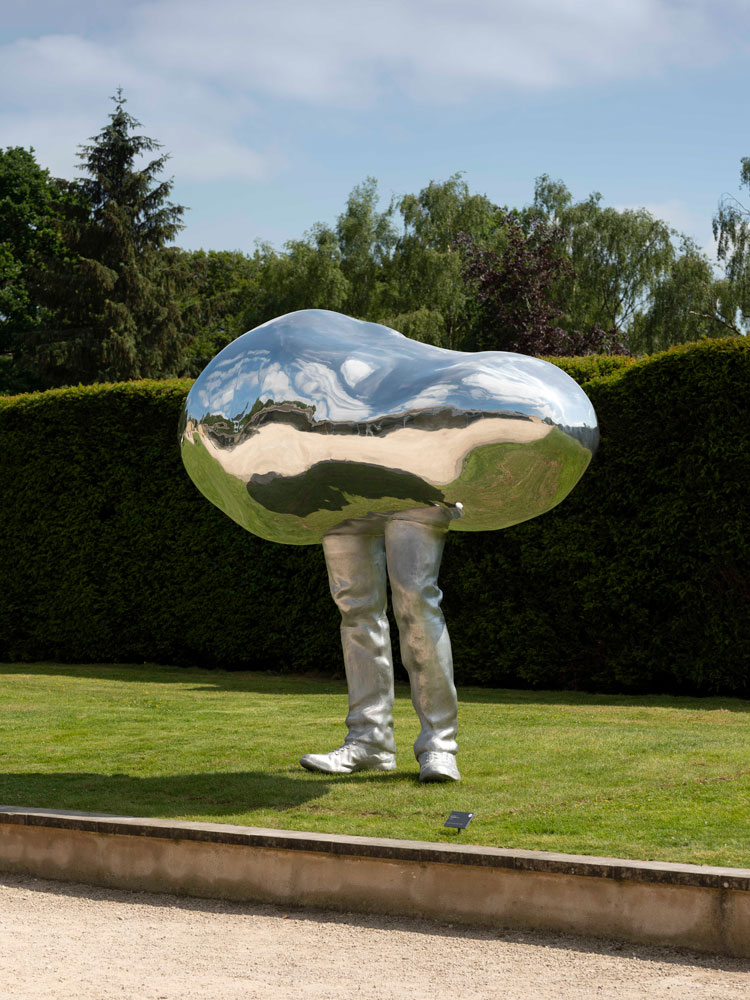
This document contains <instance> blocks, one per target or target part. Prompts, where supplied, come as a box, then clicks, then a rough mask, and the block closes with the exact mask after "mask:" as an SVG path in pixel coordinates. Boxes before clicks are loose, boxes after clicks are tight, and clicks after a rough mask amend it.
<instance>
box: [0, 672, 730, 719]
mask: <svg viewBox="0 0 750 1000" xmlns="http://www.w3.org/2000/svg"><path fill="white" fill-rule="evenodd" d="M12 674H28V675H37V676H38V675H42V676H50V677H80V678H84V679H94V678H101V679H102V680H108V681H114V682H118V681H119V682H123V683H129V684H132V683H142V684H191V687H190V688H189V689H188V690H191V691H206V692H212V691H215V692H220V691H227V692H231V691H237V692H244V693H253V694H264V695H284V694H289V695H304V696H306V697H307V696H315V695H327V696H328V695H332V694H338V695H345V694H346V682H345V680H344V679H343V677H342V678H341V679H339V678H331V677H318V676H311V675H306V674H305V675H302V674H272V673H265V672H261V671H250V670H237V671H231V670H213V669H206V668H201V667H175V666H164V665H161V664H157V663H145V664H127V663H126V664H114V663H86V664H78V663H76V664H68V663H0V676H3V675H12ZM396 697H397V698H409V686H408V684H406V683H404V682H403V681H396ZM458 697H459V701H461V702H464V703H466V704H488V705H574V706H579V707H587V706H596V705H602V706H610V707H614V706H617V705H622V706H626V707H643V708H672V709H684V710H688V711H712V710H717V709H721V710H723V711H728V712H740V713H747V712H750V700H744V699H741V698H729V697H719V696H712V697H695V696H690V695H668V694H653V695H652V694H597V693H589V692H585V691H543V690H539V691H537V690H530V689H524V688H479V687H463V686H460V685H459V689H458Z"/></svg>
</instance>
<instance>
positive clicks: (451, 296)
mask: <svg viewBox="0 0 750 1000" xmlns="http://www.w3.org/2000/svg"><path fill="white" fill-rule="evenodd" d="M397 207H398V210H399V212H400V213H401V217H402V219H403V232H402V234H401V235H400V236H399V238H398V241H397V243H396V245H395V247H394V250H393V253H392V255H391V258H390V260H389V262H388V264H387V280H386V284H387V287H388V294H387V296H385V297H384V303H383V307H384V312H383V314H382V315H381V316H379V317H373V318H378V319H381V320H382V321H383V322H386V323H388V324H389V325H392V326H394V327H396V328H397V329H400V328H401V327H400V326H399V325H398V324H399V323H400V324H401V325H402V326H405V327H407V328H413V329H414V330H417V329H418V330H419V331H420V334H419V336H420V339H424V340H426V341H428V342H431V343H435V344H438V345H439V346H442V347H448V348H459V349H460V348H462V347H464V346H466V343H467V338H468V337H469V334H470V330H471V317H472V303H471V301H470V294H469V290H468V289H467V287H466V283H465V281H464V277H463V258H462V256H461V253H460V251H459V249H458V247H457V245H456V239H457V237H458V234H459V233H461V232H464V233H470V234H471V235H472V237H474V239H476V240H477V241H480V242H482V243H483V244H487V245H488V246H492V245H493V243H492V240H493V234H496V229H497V221H496V212H495V206H494V205H493V204H492V202H491V201H489V199H488V198H486V197H485V196H484V195H477V194H471V192H470V191H469V187H468V185H467V184H466V182H465V181H464V180H463V179H462V177H461V174H454V175H453V176H452V177H449V178H448V180H447V181H443V182H436V181H430V183H429V184H428V185H427V186H426V187H425V188H423V189H422V190H421V191H420V192H419V193H418V194H416V195H413V194H409V195H404V196H403V197H401V198H400V199H398V201H397ZM386 305H387V310H386Z"/></svg>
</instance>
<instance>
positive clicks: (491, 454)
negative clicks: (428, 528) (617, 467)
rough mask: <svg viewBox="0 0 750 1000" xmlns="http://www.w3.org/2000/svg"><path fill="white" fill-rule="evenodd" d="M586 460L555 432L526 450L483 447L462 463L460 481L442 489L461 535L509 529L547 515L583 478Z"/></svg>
mask: <svg viewBox="0 0 750 1000" xmlns="http://www.w3.org/2000/svg"><path fill="white" fill-rule="evenodd" d="M590 459H591V454H590V452H588V451H587V450H586V449H585V448H583V447H582V446H581V445H580V444H579V443H578V442H577V441H575V440H574V439H573V438H570V437H568V435H567V434H564V433H563V432H562V431H560V430H558V429H557V428H556V427H555V428H553V429H552V430H551V431H550V433H549V434H547V435H545V437H543V438H540V439H539V440H538V441H533V442H531V443H529V444H507V443H506V444H487V445H483V446H482V447H480V448H476V449H475V450H474V451H473V452H472V453H471V454H470V455H469V456H468V458H467V459H466V460H465V461H464V467H463V469H462V471H461V475H460V476H459V478H458V479H457V480H456V481H455V482H453V483H450V484H449V485H448V486H446V487H445V490H444V493H445V499H446V500H447V501H448V502H449V503H456V501H460V502H461V503H463V505H464V508H465V513H466V521H465V522H464V521H456V522H454V523H453V525H452V527H454V528H455V529H456V530H458V531H461V530H465V531H488V530H489V531H491V530H495V529H497V528H504V527H509V526H510V525H512V524H518V523H519V522H520V521H526V520H528V519H529V518H530V517H536V516H537V515H538V514H543V513H545V512H546V511H548V510H550V509H551V508H552V507H554V506H555V505H556V504H558V503H560V501H561V500H562V499H563V498H564V497H566V496H567V494H568V493H569V492H570V490H571V489H572V488H573V486H574V485H575V484H576V483H577V482H578V480H579V479H580V477H581V476H582V475H583V473H584V471H585V469H586V466H587V465H588V464H589V461H590Z"/></svg>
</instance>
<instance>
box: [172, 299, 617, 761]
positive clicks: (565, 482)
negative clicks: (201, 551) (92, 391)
mask: <svg viewBox="0 0 750 1000" xmlns="http://www.w3.org/2000/svg"><path fill="white" fill-rule="evenodd" d="M597 443H598V428H597V422H596V415H595V413H594V410H593V407H592V406H591V403H590V402H589V400H588V397H587V396H586V394H585V393H584V392H583V390H582V389H581V388H580V387H579V386H578V385H577V384H576V383H575V382H574V381H573V380H572V379H571V378H570V377H569V376H568V375H566V374H565V373H564V372H563V371H561V370H560V369H559V368H557V367H555V366H554V365H551V364H549V363H547V362H545V361H540V360H538V359H537V358H531V357H527V356H525V355H519V354H507V353H502V352H494V351H488V352H481V353H477V354H466V353H463V352H460V351H447V350H443V349H442V348H438V347H433V346H431V345H428V344H422V343H419V342H417V341H414V340H409V339H408V338H406V337H404V336H402V335H401V334H400V333H397V332H396V331H395V330H390V329H388V328H387V327H384V326H379V325H378V324H375V323H363V322H361V321H359V320H355V319H351V318H350V317H348V316H342V315H341V314H339V313H334V312H328V311H326V310H319V309H308V310H302V311H301V312H296V313H291V314H289V315H287V316H281V317H279V318H278V319H274V320H271V321H270V322H268V323H264V324H263V325H262V326H259V327H257V328H256V329H255V330H251V331H250V332H249V333H246V334H244V335H243V336H241V337H239V338H238V339H237V340H235V341H233V343H231V344H229V346H228V347H226V348H225V349H224V350H223V351H221V352H220V353H219V354H218V355H217V356H216V357H215V358H214V359H213V361H211V363H210V364H209V365H208V366H207V367H206V369H205V370H204V371H203V372H202V374H201V375H200V376H199V378H198V379H197V380H196V382H195V384H194V385H193V387H192V389H191V390H190V393H189V395H188V398H187V400H186V403H185V408H184V411H183V416H182V425H181V448H182V458H183V462H184V464H185V468H186V469H187V471H188V474H189V475H190V477H191V478H192V480H193V482H194V483H195V485H196V486H197V487H198V489H199V490H200V491H201V492H202V493H203V494H204V495H205V496H206V497H207V498H208V499H209V500H210V501H211V502H212V503H214V504H216V506H217V507H219V508H220V509H221V510H223V511H224V513H226V514H228V515H229V517H231V518H233V520H235V521H237V522H238V523H239V524H241V525H242V526H243V527H244V528H246V529H247V530H248V531H251V532H253V533H255V534H257V535H260V536H261V537H263V538H266V539H269V540H270V541H274V542H285V543H288V544H295V545H310V544H314V543H318V542H322V543H323V548H324V552H325V556H326V563H327V566H328V572H329V582H330V586H331V593H332V595H333V597H334V600H335V601H336V603H337V605H338V607H339V610H340V611H341V615H342V626H341V634H342V644H343V649H344V662H345V666H346V673H347V682H348V685H349V715H348V716H347V727H348V735H347V739H346V742H345V743H344V745H343V747H341V748H339V750H337V751H333V752H332V753H329V754H318V755H316V754H308V755H306V756H305V757H303V758H302V764H303V766H305V767H307V768H308V769H310V770H323V771H328V772H349V771H353V770H362V769H377V770H390V769H392V768H393V767H394V766H395V758H394V749H395V748H394V744H393V720H392V703H393V670H392V663H391V647H390V639H389V636H388V621H387V618H386V616H385V601H386V573H387V574H388V576H389V578H390V581H391V590H392V594H393V603H394V613H395V615H396V620H397V622H398V625H399V634H400V639H401V654H402V659H403V661H404V665H405V667H406V669H407V670H408V672H409V676H410V679H411V687H412V700H413V703H414V706H415V708H416V711H417V714H418V715H419V718H420V721H421V723H422V731H421V733H420V736H419V738H418V739H417V741H416V743H415V748H414V749H415V754H416V755H417V758H418V759H419V761H420V769H421V770H420V778H421V780H423V781H442V780H451V779H454V780H455V779H457V778H458V771H457V769H456V766H455V753H456V717H457V710H456V694H455V688H454V687H453V665H452V659H451V652H450V640H449V638H448V633H447V630H446V628H445V622H444V620H443V617H442V613H441V612H440V600H441V597H442V594H441V592H440V589H439V587H438V585H437V574H438V569H439V566H440V559H441V556H442V551H443V546H444V543H445V536H446V533H447V531H448V530H449V529H451V530H456V531H487V530H495V529H498V528H505V527H508V526H510V525H513V524H518V523H519V522H520V521H525V520H528V519H529V518H532V517H536V516H537V515H539V514H543V513H545V512H546V511H548V510H550V509H551V508H552V507H554V506H555V505H556V504H558V503H560V501H561V500H563V499H564V498H565V497H566V496H567V495H568V493H569V492H570V491H571V489H572V488H573V487H574V486H575V484H576V483H577V482H578V480H579V479H580V477H581V476H582V475H583V473H584V471H585V469H586V467H587V466H588V464H589V462H590V460H591V457H592V455H593V452H594V451H595V449H596V446H597Z"/></svg>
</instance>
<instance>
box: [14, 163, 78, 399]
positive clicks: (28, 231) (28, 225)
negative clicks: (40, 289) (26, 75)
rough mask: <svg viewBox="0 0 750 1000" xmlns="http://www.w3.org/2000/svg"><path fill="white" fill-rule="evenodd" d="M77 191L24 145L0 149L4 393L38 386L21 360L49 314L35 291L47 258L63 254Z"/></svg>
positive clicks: (51, 258)
mask: <svg viewBox="0 0 750 1000" xmlns="http://www.w3.org/2000/svg"><path fill="white" fill-rule="evenodd" d="M71 199H74V193H73V192H71V189H70V185H67V184H66V183H65V182H64V181H59V180H55V179H54V178H52V177H50V175H49V171H47V170H44V169H42V167H40V166H39V164H38V163H37V161H36V159H35V157H34V151H33V149H23V148H21V147H20V146H16V147H9V148H7V149H6V150H5V151H3V150H0V392H8V391H23V390H26V389H33V388H37V384H36V380H35V378H34V373H33V372H32V371H30V370H25V369H24V368H23V366H22V364H21V361H20V359H21V357H22V355H23V353H24V344H25V342H26V340H27V339H28V337H29V336H30V335H32V334H33V333H34V332H36V331H39V330H40V329H41V328H42V326H43V324H44V322H45V320H46V318H47V316H46V313H45V310H44V309H43V308H42V307H41V305H40V303H39V302H38V300H37V297H36V294H35V286H36V284H37V282H38V278H39V274H40V273H41V272H43V270H44V268H45V266H46V262H48V261H49V260H53V259H58V260H59V259H61V258H62V257H63V256H64V253H65V248H64V244H63V242H62V240H61V238H60V232H59V222H60V218H61V213H62V212H63V211H64V210H65V207H66V205H67V204H69V202H70V201H71Z"/></svg>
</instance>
